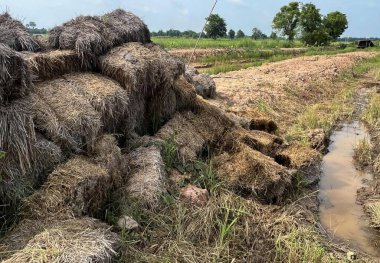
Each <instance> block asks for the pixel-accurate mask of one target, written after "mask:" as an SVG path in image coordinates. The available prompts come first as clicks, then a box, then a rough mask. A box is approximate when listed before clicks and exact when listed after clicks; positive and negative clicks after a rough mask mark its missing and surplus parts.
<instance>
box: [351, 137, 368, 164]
mask: <svg viewBox="0 0 380 263" xmlns="http://www.w3.org/2000/svg"><path fill="white" fill-rule="evenodd" d="M354 160H355V161H356V162H357V164H358V165H359V166H361V167H364V166H367V165H370V164H371V161H372V145H371V142H370V141H369V140H368V138H363V139H361V140H359V141H358V143H357V145H356V146H355V149H354Z"/></svg>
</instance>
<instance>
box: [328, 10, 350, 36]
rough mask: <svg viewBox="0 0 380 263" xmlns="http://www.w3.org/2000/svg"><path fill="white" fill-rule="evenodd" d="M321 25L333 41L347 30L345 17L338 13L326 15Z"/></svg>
mask: <svg viewBox="0 0 380 263" xmlns="http://www.w3.org/2000/svg"><path fill="white" fill-rule="evenodd" d="M323 23H324V26H325V28H326V30H327V32H328V34H329V35H330V37H331V39H333V40H337V39H338V37H340V36H341V35H342V34H343V33H344V31H345V30H346V29H347V28H348V20H347V16H346V15H345V14H343V13H341V12H338V11H336V12H332V13H329V14H327V16H326V17H325V19H324V20H323Z"/></svg>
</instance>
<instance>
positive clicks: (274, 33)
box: [269, 32, 278, 39]
mask: <svg viewBox="0 0 380 263" xmlns="http://www.w3.org/2000/svg"><path fill="white" fill-rule="evenodd" d="M269 38H271V39H277V38H278V37H277V34H276V32H272V33H271V34H270V36H269Z"/></svg>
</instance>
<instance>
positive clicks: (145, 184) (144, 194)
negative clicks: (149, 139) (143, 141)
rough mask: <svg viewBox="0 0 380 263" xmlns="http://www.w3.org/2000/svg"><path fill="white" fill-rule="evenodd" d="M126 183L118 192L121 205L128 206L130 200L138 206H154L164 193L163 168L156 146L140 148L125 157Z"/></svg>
mask: <svg viewBox="0 0 380 263" xmlns="http://www.w3.org/2000/svg"><path fill="white" fill-rule="evenodd" d="M125 163H126V164H128V166H127V167H126V171H127V183H126V186H125V187H123V188H122V189H121V190H120V192H121V193H122V195H123V197H122V199H126V200H124V201H122V202H121V204H128V203H129V202H128V201H127V200H129V199H132V200H134V201H136V202H138V203H139V204H142V205H148V206H150V207H152V206H155V205H156V204H157V201H158V199H159V197H160V195H161V194H162V193H163V192H164V191H165V188H164V178H165V167H164V162H163V160H162V157H161V152H160V149H159V148H158V147H157V146H150V147H147V148H145V147H140V148H137V149H136V150H134V151H132V152H131V153H130V154H128V155H127V156H126V160H125Z"/></svg>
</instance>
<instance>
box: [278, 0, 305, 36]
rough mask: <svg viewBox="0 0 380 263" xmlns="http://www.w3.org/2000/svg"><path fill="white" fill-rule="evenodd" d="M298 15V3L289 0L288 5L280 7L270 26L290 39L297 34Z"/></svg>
mask: <svg viewBox="0 0 380 263" xmlns="http://www.w3.org/2000/svg"><path fill="white" fill-rule="evenodd" d="M299 16H300V11H299V3H298V2H291V3H289V5H286V6H283V7H281V9H280V12H278V13H277V14H276V16H275V17H274V19H273V25H272V27H273V28H274V29H275V30H278V31H279V32H280V33H281V34H282V35H283V36H286V37H288V39H289V40H291V41H292V40H294V37H295V36H296V34H297V31H296V29H297V25H298V20H299Z"/></svg>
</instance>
